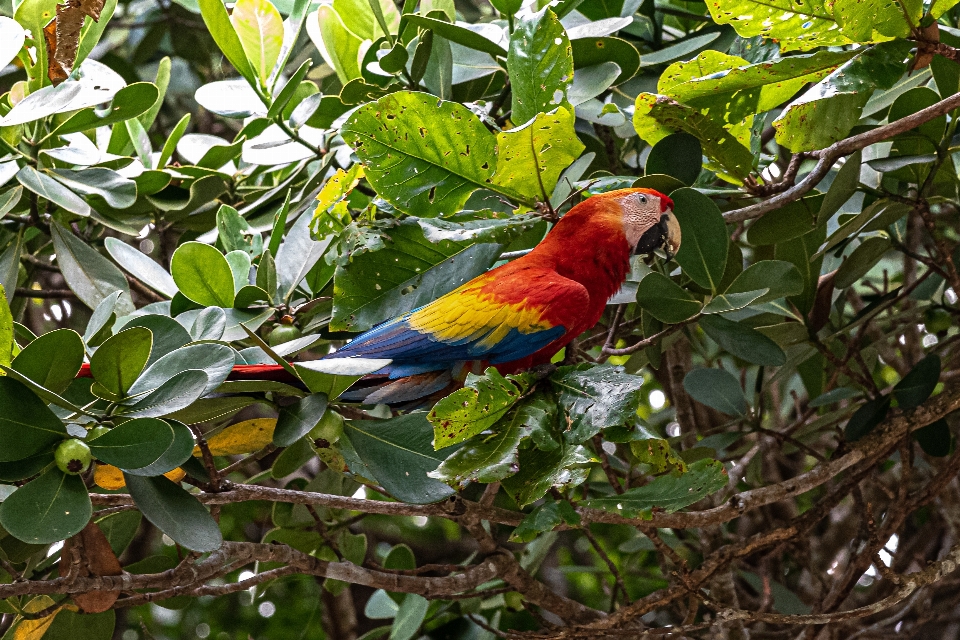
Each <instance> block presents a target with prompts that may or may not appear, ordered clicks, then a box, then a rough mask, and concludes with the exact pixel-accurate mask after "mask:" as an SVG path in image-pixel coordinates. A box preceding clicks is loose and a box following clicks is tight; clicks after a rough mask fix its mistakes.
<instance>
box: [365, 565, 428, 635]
mask: <svg viewBox="0 0 960 640" xmlns="http://www.w3.org/2000/svg"><path fill="white" fill-rule="evenodd" d="M412 568H413V569H416V568H417V567H416V566H414V567H412ZM399 610H400V605H398V604H397V603H396V602H395V601H394V599H393V598H391V597H390V596H389V595H388V594H387V592H386V591H384V590H383V589H377V590H376V591H374V592H373V595H372V596H370V599H369V600H367V604H366V605H365V606H364V608H363V615H365V616H366V617H368V618H370V619H371V620H390V619H391V618H395V617H396V616H397V611H399ZM385 629H386V631H389V630H390V627H385ZM384 635H386V632H385V633H384Z"/></svg>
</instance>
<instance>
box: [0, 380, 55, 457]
mask: <svg viewBox="0 0 960 640" xmlns="http://www.w3.org/2000/svg"><path fill="white" fill-rule="evenodd" d="M0 405H2V406H4V407H11V408H13V407H15V410H12V411H5V412H3V413H0V462H10V461H14V460H23V459H25V458H29V457H30V456H33V455H36V454H38V453H41V452H45V451H51V452H52V449H53V445H54V444H56V443H58V442H59V441H60V440H62V439H65V438H66V437H67V430H66V428H64V426H63V423H62V422H61V421H60V418H58V417H57V416H56V415H55V414H54V413H53V412H52V411H50V409H49V408H48V407H47V405H46V404H45V403H44V402H43V401H42V400H40V398H38V397H37V396H35V395H34V394H33V393H32V392H31V391H30V390H29V389H28V388H27V387H25V386H24V385H23V384H21V383H19V382H17V381H16V380H13V379H12V378H10V377H8V376H0ZM52 460H53V457H52V455H51V456H50V457H49V458H48V462H49V461H52Z"/></svg>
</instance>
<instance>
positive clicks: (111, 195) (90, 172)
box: [51, 167, 137, 209]
mask: <svg viewBox="0 0 960 640" xmlns="http://www.w3.org/2000/svg"><path fill="white" fill-rule="evenodd" d="M51 173H52V176H53V178H54V179H56V180H57V181H58V182H60V183H61V184H63V185H65V186H66V187H67V188H69V189H71V190H72V191H73V192H74V193H80V194H83V195H85V196H97V197H99V198H102V199H103V201H104V202H106V203H107V205H108V206H110V207H113V208H114V209H126V208H128V207H132V206H133V203H135V202H136V201H137V183H136V182H134V181H133V180H129V179H127V178H124V177H123V176H121V175H120V174H119V173H117V172H116V171H111V170H110V169H102V168H98V167H88V168H86V169H84V170H83V171H69V170H67V169H54V170H53V171H52V172H51Z"/></svg>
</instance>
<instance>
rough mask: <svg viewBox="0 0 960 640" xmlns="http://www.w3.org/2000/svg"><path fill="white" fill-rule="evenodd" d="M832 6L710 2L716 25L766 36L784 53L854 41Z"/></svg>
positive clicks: (815, 1)
mask: <svg viewBox="0 0 960 640" xmlns="http://www.w3.org/2000/svg"><path fill="white" fill-rule="evenodd" d="M831 7H832V3H828V2H827V1H826V0H810V1H809V2H806V3H804V4H803V5H799V4H797V3H796V2H792V1H791V0H772V1H768V0H710V2H708V3H707V8H708V9H709V10H710V15H711V16H712V17H713V21H714V22H716V23H717V24H730V25H733V28H734V29H736V30H737V33H738V34H740V36H741V37H743V38H751V37H753V36H763V37H764V38H771V39H774V40H776V41H777V42H778V43H779V44H780V49H781V51H795V50H800V51H807V50H809V49H814V48H816V47H830V46H842V45H845V44H850V43H851V41H850V40H849V39H848V38H847V37H846V36H845V35H844V34H843V33H842V32H841V31H840V30H839V29H838V28H837V24H836V21H835V20H834V18H833V12H832V11H831Z"/></svg>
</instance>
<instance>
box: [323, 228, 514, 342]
mask: <svg viewBox="0 0 960 640" xmlns="http://www.w3.org/2000/svg"><path fill="white" fill-rule="evenodd" d="M500 251H501V247H500V245H497V244H488V243H483V244H475V243H473V242H471V241H466V242H452V241H450V240H444V241H441V242H439V243H432V242H430V241H428V240H427V239H426V238H425V237H424V234H423V230H422V229H421V227H420V225H418V224H417V223H416V222H415V221H413V220H407V221H404V223H402V224H401V225H400V226H398V227H396V228H395V229H392V230H391V231H390V241H389V242H388V244H387V246H386V248H384V249H381V250H379V251H374V252H364V253H354V255H353V257H352V260H351V262H350V263H349V264H347V265H344V266H341V267H337V271H336V275H335V276H334V292H333V320H331V322H330V329H331V330H333V331H344V330H348V331H366V330H367V329H369V328H371V327H372V326H373V325H375V324H377V323H380V322H383V321H384V320H387V319H390V318H392V317H395V316H398V315H400V314H402V313H405V312H407V311H410V310H412V309H416V308H417V307H420V306H422V305H424V304H427V303H428V302H432V301H433V300H436V299H437V298H439V297H440V296H441V295H443V294H445V293H448V292H450V291H452V290H453V289H456V288H457V287H459V286H460V285H462V284H464V283H466V282H468V281H469V280H471V279H473V278H475V277H476V276H478V275H480V274H481V273H484V272H485V271H486V270H487V269H489V268H490V267H491V266H492V265H493V264H494V262H495V261H496V259H497V257H498V256H499V255H500Z"/></svg>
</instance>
